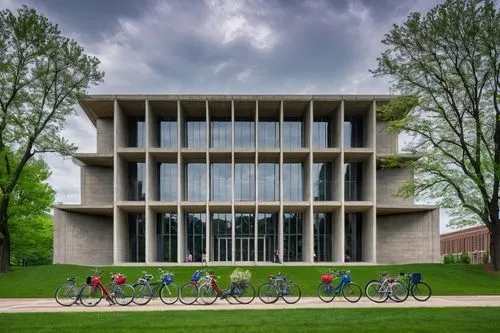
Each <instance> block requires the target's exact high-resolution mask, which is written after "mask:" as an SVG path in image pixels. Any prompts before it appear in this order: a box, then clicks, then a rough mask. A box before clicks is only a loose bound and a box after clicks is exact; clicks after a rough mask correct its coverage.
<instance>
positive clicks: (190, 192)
mask: <svg viewBox="0 0 500 333" xmlns="http://www.w3.org/2000/svg"><path fill="white" fill-rule="evenodd" d="M206 178H207V174H206V164H205V163H188V164H186V185H187V186H186V189H187V191H186V198H185V199H186V200H188V201H205V200H206V199H207V197H206V193H207V192H206V187H207V183H206Z"/></svg>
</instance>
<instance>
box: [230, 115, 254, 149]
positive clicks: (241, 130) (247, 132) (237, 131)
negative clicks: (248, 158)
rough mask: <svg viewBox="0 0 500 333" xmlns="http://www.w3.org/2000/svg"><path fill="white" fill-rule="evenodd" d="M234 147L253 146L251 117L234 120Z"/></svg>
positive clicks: (252, 122)
mask: <svg viewBox="0 0 500 333" xmlns="http://www.w3.org/2000/svg"><path fill="white" fill-rule="evenodd" d="M234 147H235V148H255V122H254V121H253V120H252V119H237V120H236V121H235V122H234Z"/></svg>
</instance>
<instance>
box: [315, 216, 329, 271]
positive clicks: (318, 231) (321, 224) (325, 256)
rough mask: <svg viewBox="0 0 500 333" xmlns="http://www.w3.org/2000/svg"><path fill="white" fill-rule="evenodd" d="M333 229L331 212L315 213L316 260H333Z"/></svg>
mask: <svg viewBox="0 0 500 333" xmlns="http://www.w3.org/2000/svg"><path fill="white" fill-rule="evenodd" d="M332 229H333V221H332V214H331V213H316V214H314V255H313V256H314V261H332V258H333V253H332V251H333V250H332V245H333V235H332Z"/></svg>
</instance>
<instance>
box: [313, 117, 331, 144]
mask: <svg viewBox="0 0 500 333" xmlns="http://www.w3.org/2000/svg"><path fill="white" fill-rule="evenodd" d="M331 137H332V136H331V119H330V118H327V117H320V118H314V123H313V146H314V148H328V147H331V146H332V144H331V140H332V139H331Z"/></svg>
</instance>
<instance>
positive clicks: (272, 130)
mask: <svg viewBox="0 0 500 333" xmlns="http://www.w3.org/2000/svg"><path fill="white" fill-rule="evenodd" d="M279 146H280V123H279V121H278V119H274V118H260V119H259V148H279Z"/></svg>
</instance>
